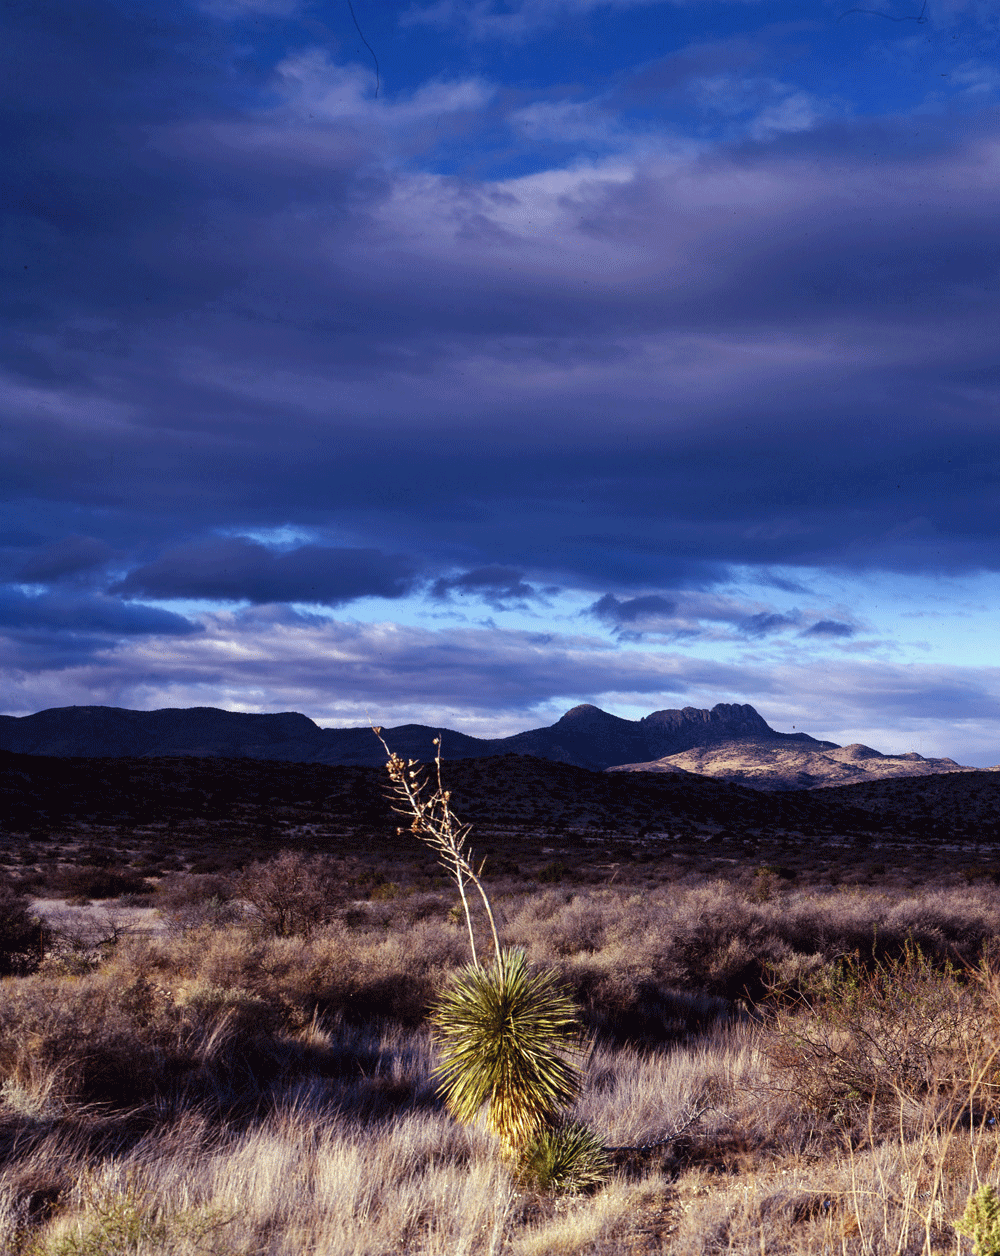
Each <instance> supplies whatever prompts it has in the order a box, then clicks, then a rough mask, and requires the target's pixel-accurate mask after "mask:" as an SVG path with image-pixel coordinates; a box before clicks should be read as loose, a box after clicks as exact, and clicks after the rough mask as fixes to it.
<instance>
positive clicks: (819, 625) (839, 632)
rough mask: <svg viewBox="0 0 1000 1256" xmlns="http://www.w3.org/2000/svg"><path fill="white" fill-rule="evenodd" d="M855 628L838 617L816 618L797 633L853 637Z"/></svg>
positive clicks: (804, 635) (815, 635) (801, 634)
mask: <svg viewBox="0 0 1000 1256" xmlns="http://www.w3.org/2000/svg"><path fill="white" fill-rule="evenodd" d="M856 631H857V629H856V628H854V626H853V625H852V624H845V623H844V622H843V621H842V620H839V619H818V620H817V621H816V623H814V624H810V625H809V627H808V628H804V629H803V630H802V632H801V633H800V634H799V635H800V636H803V637H853V636H854V634H855V632H856Z"/></svg>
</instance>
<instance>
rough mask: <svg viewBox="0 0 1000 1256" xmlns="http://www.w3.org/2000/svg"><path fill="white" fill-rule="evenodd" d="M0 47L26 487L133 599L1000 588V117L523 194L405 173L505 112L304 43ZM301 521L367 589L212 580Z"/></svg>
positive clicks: (679, 163) (111, 9) (625, 158)
mask: <svg viewBox="0 0 1000 1256" xmlns="http://www.w3.org/2000/svg"><path fill="white" fill-rule="evenodd" d="M7 16H8V24H9V26H10V30H11V36H10V39H9V40H8V41H5V44H4V50H3V51H4V55H5V56H6V58H7V63H8V68H9V72H10V73H9V77H8V79H7V80H5V82H6V83H7V85H8V86H7V88H6V89H5V90H7V92H8V95H7V97H6V105H7V116H8V118H9V120H10V121H9V125H10V131H9V133H8V138H9V139H11V143H10V144H8V145H6V146H5V147H4V151H5V152H6V154H7V157H6V160H7V163H8V174H9V176H10V178H11V180H12V188H13V193H12V196H11V197H10V204H11V205H12V206H13V209H14V214H15V220H14V229H13V233H12V238H13V239H14V240H15V247H13V248H11V249H8V250H7V251H6V252H5V254H4V257H5V259H6V264H7V265H8V266H9V270H8V272H7V276H6V282H5V287H4V299H5V300H6V301H7V306H6V311H7V320H8V331H9V335H8V336H7V337H6V341H7V344H8V352H7V357H6V359H5V361H6V369H7V375H6V377H5V379H4V380H3V381H0V384H3V386H4V388H5V394H6V396H5V413H6V416H7V420H6V424H5V427H4V429H3V431H2V432H0V478H2V479H3V481H4V484H5V486H6V488H7V490H8V492H9V495H10V496H11V498H13V499H15V500H16V501H17V502H19V503H23V512H24V517H25V519H29V520H34V514H33V512H38V513H39V514H44V513H46V512H49V513H51V512H56V511H58V512H65V513H66V515H67V517H68V516H69V515H70V514H72V513H73V512H74V511H75V512H76V521H75V522H74V523H73V524H72V525H71V526H70V527H67V529H66V530H67V531H72V530H77V529H79V530H80V531H86V532H87V533H88V534H91V535H93V536H94V537H97V538H99V540H100V542H101V543H102V544H105V545H107V546H109V547H111V548H112V549H114V550H115V551H117V552H119V553H121V554H123V555H124V556H125V559H126V560H127V561H128V562H131V563H139V562H140V561H141V556H142V555H144V554H148V553H161V554H162V555H163V557H161V558H159V559H157V560H155V561H153V562H145V563H143V565H141V566H140V567H138V569H136V570H134V571H133V572H132V574H131V575H130V576H128V577H126V579H125V581H124V582H123V584H122V585H121V586H120V588H121V589H122V590H123V591H127V592H129V593H139V592H142V591H148V592H150V593H153V592H155V594H156V595H157V596H198V597H216V598H241V599H242V598H247V599H250V600H254V601H261V600H268V599H272V598H295V599H301V600H319V601H326V602H328V604H331V605H334V604H337V603H338V602H341V601H344V600H347V599H349V598H352V597H357V596H362V595H365V594H371V593H375V594H377V595H379V596H389V597H395V596H400V595H401V594H402V593H404V592H406V591H407V590H408V589H409V588H411V587H413V586H412V583H411V581H412V577H413V567H411V566H409V565H408V564H407V561H406V560H403V559H398V558H396V557H394V555H395V553H396V551H397V549H400V548H402V549H406V550H407V551H408V552H412V553H414V554H417V555H419V557H418V558H417V559H415V560H414V566H419V568H420V569H421V570H424V569H431V570H435V571H442V570H444V571H454V570H463V569H464V570H467V571H469V572H473V573H474V572H477V571H481V570H483V569H490V568H498V569H503V570H505V571H510V572H515V573H520V572H522V571H523V572H526V573H530V574H529V575H526V576H524V577H523V581H524V583H525V584H526V585H528V584H532V586H533V587H539V584H540V583H541V582H543V581H548V580H551V581H552V582H554V583H562V584H571V583H573V582H575V583H576V584H577V585H579V586H581V587H583V588H585V589H588V590H590V591H591V592H592V593H593V595H594V596H597V595H598V594H600V593H603V592H604V591H605V590H607V589H609V588H615V589H617V590H619V592H621V591H623V590H624V591H642V590H651V589H661V590H662V589H671V588H674V587H677V588H678V589H688V590H689V589H691V588H700V589H707V588H710V587H711V586H712V585H713V584H714V583H717V582H719V581H721V580H724V579H726V578H728V575H729V567H730V565H731V564H740V565H743V566H747V565H765V566H769V565H774V566H783V567H789V566H796V565H804V566H838V567H843V568H853V569H872V568H879V567H881V568H890V569H893V570H901V571H910V572H926V571H932V572H935V571H961V570H970V569H976V568H979V567H985V568H996V566H997V564H998V562H1000V558H998V555H1000V547H998V546H997V544H996V509H995V507H996V486H997V483H998V481H1000V450H998V448H997V442H996V438H995V421H994V417H993V416H994V414H995V406H996V404H997V401H998V400H1000V393H998V391H997V390H998V382H997V378H996V374H995V370H996V368H995V358H996V335H997V327H998V325H1000V318H998V314H1000V303H998V280H997V276H998V274H1000V269H998V268H1000V227H998V221H997V216H996V213H995V205H996V193H997V182H998V180H997V174H996V164H995V157H994V156H993V154H995V151H996V144H997V141H998V138H1000V136H998V132H1000V125H998V118H997V115H996V114H995V112H992V111H989V110H984V111H983V112H982V113H980V114H978V115H974V114H971V113H970V114H968V115H967V116H959V115H954V116H952V115H946V116H939V117H933V116H929V115H928V116H922V117H920V118H918V119H916V120H913V119H897V120H892V119H890V120H882V121H879V120H875V121H872V120H865V119H847V120H841V121H837V122H828V123H823V124H818V125H815V126H813V127H811V128H810V129H808V130H806V131H803V132H802V133H800V134H797V135H784V136H780V135H779V136H777V137H775V138H774V139H772V140H769V141H766V142H764V141H759V140H758V141H753V142H751V141H745V142H744V141H741V142H739V143H731V144H728V145H721V146H717V147H716V148H714V149H712V148H705V149H704V150H703V151H700V152H695V153H693V154H688V155H683V154H682V155H680V156H678V155H677V153H676V152H675V151H672V150H671V151H664V152H662V153H658V152H656V151H655V149H653V150H650V145H648V144H647V145H646V151H644V152H643V153H641V154H638V155H637V154H636V153H634V152H631V151H629V150H628V147H627V144H626V145H625V151H624V153H623V155H622V156H621V158H620V159H619V160H618V163H617V165H616V166H615V168H614V170H612V171H611V172H610V173H606V172H604V171H602V169H601V168H600V167H599V166H597V167H594V168H593V169H587V168H585V167H581V168H580V169H578V170H572V171H563V172H559V177H558V178H554V179H553V180H551V181H550V182H546V178H545V177H540V178H538V179H536V180H534V181H532V180H530V179H528V180H522V181H518V180H508V181H507V182H505V183H503V184H497V183H489V182H487V181H484V180H481V179H477V178H476V177H475V176H474V175H472V174H464V175H454V176H437V175H433V174H424V173H419V172H417V173H414V172H413V170H412V161H413V158H414V154H419V153H421V152H424V151H426V145H427V143H428V138H427V136H428V133H429V132H431V131H433V129H434V127H435V126H436V124H437V123H438V122H439V121H440V120H441V119H442V118H444V119H445V124H446V125H448V124H450V122H454V123H455V125H456V126H460V127H465V128H466V130H467V133H468V135H469V136H470V137H471V138H472V139H474V138H475V134H476V127H477V126H478V125H480V120H479V113H478V112H477V110H478V111H480V112H481V110H482V107H483V106H482V101H483V100H485V99H486V96H487V95H488V92H487V89H486V88H482V87H477V86H476V85H475V84H471V83H467V84H462V83H459V84H457V85H452V86H449V85H447V84H445V85H443V86H439V87H438V88H435V91H436V92H437V95H436V96H434V95H433V93H431V94H430V95H427V94H425V95H424V96H421V95H420V93H419V92H415V93H413V94H412V95H411V96H409V97H406V96H402V95H399V96H396V97H392V96H390V97H388V98H386V99H385V100H383V101H380V102H379V105H378V107H376V106H375V105H374V103H373V102H372V101H371V100H370V98H369V97H367V96H366V95H365V90H367V89H366V88H365V85H364V81H363V80H362V78H360V77H359V73H358V72H355V71H354V70H352V69H351V68H350V67H344V66H338V65H337V64H336V63H335V61H334V60H333V59H332V54H331V53H330V52H329V50H327V51H324V52H321V51H319V50H317V49H316V48H311V47H306V46H305V45H304V44H303V43H302V42H301V41H302V39H303V38H304V37H303V36H302V34H301V32H300V33H299V35H298V36H296V38H297V39H299V43H298V44H293V43H288V44H287V46H285V47H282V48H277V46H275V48H273V49H271V50H270V51H268V52H267V54H266V55H265V53H263V52H258V53H257V54H254V55H250V54H249V53H247V52H246V51H245V49H246V48H247V47H251V46H252V41H251V43H250V44H248V43H246V41H245V40H244V38H243V35H241V37H240V39H235V38H233V39H232V42H227V40H228V39H230V36H227V35H226V32H225V30H224V28H223V27H222V26H220V25H219V24H218V23H215V22H213V21H212V19H211V18H210V17H209V16H207V15H205V14H199V13H198V12H197V11H195V10H193V9H187V8H184V7H182V6H174V5H171V6H166V5H157V4H155V3H154V4H152V5H148V6H142V8H141V9H135V8H134V7H133V8H132V9H129V8H128V7H127V6H123V7H118V6H116V5H113V4H111V3H102V2H100V0H83V2H82V3H74V4H73V5H69V4H58V3H43V4H40V5H30V6H29V5H18V6H14V7H13V8H8V14H7ZM245 34H246V33H245V32H244V35H245ZM246 38H247V39H249V38H250V37H249V36H247V37H246ZM289 38H290V37H289ZM737 42H738V41H737ZM241 47H242V48H243V51H241V50H240V49H241ZM755 55H756V53H755V51H754V49H753V47H752V46H750V45H747V46H746V47H742V46H741V47H737V46H736V45H735V44H734V45H733V46H731V47H727V48H724V49H721V51H720V49H714V50H713V49H707V50H706V49H705V48H702V49H701V50H700V51H698V50H694V51H692V52H690V53H689V55H688V61H687V63H686V69H685V68H684V65H681V64H680V63H678V65H680V69H678V67H677V66H674V70H672V71H670V73H674V72H675V71H676V73H677V74H681V75H682V76H683V74H687V75H688V76H690V75H692V74H694V73H696V72H697V73H709V72H710V71H712V69H713V66H714V67H716V68H718V67H719V66H721V65H722V64H723V62H725V60H726V58H728V59H729V62H730V63H732V64H735V63H739V64H749V62H750V61H751V60H753V58H754V56H755ZM699 58H700V60H699ZM741 58H742V60H741ZM682 61H683V59H682ZM661 68H662V67H661ZM650 73H652V71H650ZM663 73H664V74H666V73H667V71H666V70H663ZM668 77H669V76H668ZM664 82H666V80H664ZM650 90H652V87H651V88H650ZM477 93H478V95H477ZM477 101H478V102H479V104H477ZM497 109H501V106H497ZM15 138H16V142H14V140H15ZM470 142H471V140H470ZM81 520H85V521H81ZM289 521H292V522H295V523H298V524H301V525H303V526H308V527H312V528H315V529H316V530H317V533H318V534H321V533H322V532H323V529H325V528H328V529H330V530H331V531H330V534H331V535H337V536H342V535H343V536H350V537H351V538H352V540H353V544H354V546H355V549H356V551H358V555H359V556H358V557H357V558H356V560H354V559H349V558H348V557H346V555H347V554H348V553H349V551H347V550H344V551H342V552H341V554H340V557H339V558H336V557H335V556H334V555H335V553H336V552H335V551H333V550H332V549H331V550H329V551H327V550H324V549H323V547H314V548H312V549H310V547H303V548H302V549H301V550H299V551H295V553H294V554H293V555H275V554H272V553H270V552H269V551H266V550H265V549H263V548H262V547H259V546H257V547H254V546H253V545H252V543H250V542H245V541H244V542H239V541H237V542H233V543H230V542H218V543H216V542H211V543H204V545H201V546H198V547H195V548H194V549H192V548H190V547H189V546H188V547H184V548H182V546H183V544H184V542H185V540H186V538H189V537H191V536H192V535H199V534H201V535H204V534H205V533H208V532H210V531H212V530H218V529H223V528H225V529H228V530H237V529H243V528H245V529H247V530H252V529H254V528H264V527H268V526H278V525H282V524H286V523H288V522H289ZM25 526H26V527H27V526H28V525H27V524H25ZM32 526H36V524H35V523H34V522H32ZM43 531H44V530H43ZM46 534H49V533H47V532H46ZM400 538H403V539H400ZM227 546H228V547H229V548H228V549H227V548H226V547H227ZM220 547H221V548H220ZM362 554H364V555H368V557H363V556H360V555H362ZM295 555H297V557H296V556H295ZM26 561H28V560H26ZM338 564H340V565H339V566H338ZM53 578H55V577H53ZM446 579H447V578H446ZM516 579H517V580H518V581H520V580H521V579H522V577H521V576H520V575H517V577H516ZM514 587H515V586H514V585H513V584H511V585H507V586H504V584H503V581H501V582H500V583H499V584H498V585H497V586H496V588H495V589H494V590H493V592H492V594H490V595H491V596H494V597H498V598H500V599H501V601H502V600H503V598H504V597H505V596H510V594H509V593H506V594H505V592H504V589H505V588H507V589H511V588H514ZM482 588H483V589H484V590H486V591H487V592H488V593H489V588H490V587H489V586H488V585H484V586H482ZM466 591H467V592H473V591H474V590H473V588H472V586H471V585H470V586H469V587H468V589H467V590H466ZM453 592H455V593H459V592H461V586H455V588H454V589H453ZM668 600H669V599H668ZM755 613H756V612H755ZM766 613H770V612H766ZM636 614H637V615H638V611H636ZM750 628H751V630H752V628H753V625H752V624H751V626H750ZM815 635H816V636H819V635H820V634H815Z"/></svg>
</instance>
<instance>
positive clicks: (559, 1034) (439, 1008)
mask: <svg viewBox="0 0 1000 1256" xmlns="http://www.w3.org/2000/svg"><path fill="white" fill-rule="evenodd" d="M373 731H374V733H375V735H376V736H377V737H378V739H379V741H381V742H382V745H383V747H384V748H385V752H386V755H387V757H388V761H387V764H386V766H387V768H388V771H389V780H390V781H391V785H392V793H393V795H394V800H395V802H396V806H395V811H396V813H397V814H398V815H402V816H405V817H406V818H407V819H408V820H409V822H410V823H409V829H410V831H411V832H412V833H413V834H414V835H415V836H416V837H417V838H418V839H419V840H420V841H422V842H424V843H425V844H426V845H428V846H430V847H431V849H432V850H434V851H435V852H436V853H437V855H438V858H439V859H440V860H441V863H442V864H443V865H444V867H445V868H447V870H448V871H449V872H450V873H451V875H452V876H453V877H454V879H455V883H456V885H457V886H458V892H459V895H460V897H461V900H462V910H463V912H464V914H465V922H466V926H467V928H468V930H469V948H470V950H471V952H472V963H471V964H469V965H468V966H467V967H465V968H463V969H461V970H460V971H459V972H458V973H456V975H455V976H454V977H453V978H452V979H451V981H450V982H449V984H448V985H447V987H446V988H445V990H444V992H443V994H442V995H441V997H440V998H439V999H438V1002H437V1005H436V1006H435V1008H434V1009H433V1011H432V1013H431V1017H430V1020H431V1025H432V1027H433V1030H434V1037H435V1040H436V1044H437V1048H438V1054H439V1057H440V1062H439V1063H438V1066H437V1068H436V1069H435V1076H436V1077H437V1078H438V1079H439V1081H440V1085H439V1087H438V1093H439V1094H441V1095H442V1096H443V1098H444V1101H445V1104H446V1105H447V1107H448V1110H449V1111H450V1112H451V1113H452V1115H453V1116H455V1117H456V1118H457V1119H458V1120H460V1121H464V1122H469V1121H473V1120H474V1119H475V1118H476V1117H477V1116H478V1115H479V1113H480V1112H482V1111H483V1110H484V1109H485V1115H486V1124H487V1126H488V1128H489V1129H490V1130H492V1132H493V1133H494V1134H495V1135H496V1136H497V1138H498V1139H499V1141H500V1148H501V1152H502V1153H503V1155H504V1156H505V1157H506V1158H507V1159H508V1160H511V1161H513V1162H515V1164H517V1163H518V1162H520V1161H521V1160H522V1159H523V1156H524V1154H525V1150H526V1149H527V1148H529V1147H531V1146H532V1145H533V1144H535V1143H537V1142H538V1140H539V1139H540V1138H542V1137H543V1136H544V1134H545V1133H546V1131H547V1130H553V1131H555V1130H557V1129H570V1128H571V1127H569V1126H560V1125H559V1116H560V1113H561V1110H562V1109H563V1108H564V1107H565V1106H566V1105H567V1104H570V1103H572V1101H573V1100H574V1099H575V1098H576V1096H577V1095H578V1094H579V1092H580V1084H581V1073H580V1069H579V1067H578V1065H577V1063H576V1061H575V1059H574V1058H573V1057H574V1055H575V1054H577V1053H578V1048H579V1036H580V1025H579V1021H578V1019H577V1014H576V1006H575V1004H574V1003H573V999H572V997H571V996H570V995H569V993H568V992H567V991H566V990H565V989H564V988H563V986H562V985H561V984H560V982H559V980H558V977H557V976H556V974H555V973H554V972H553V971H552V970H551V969H542V970H538V971H534V972H532V970H531V969H530V968H529V966H528V961H527V957H526V956H525V954H524V952H523V951H519V950H509V949H508V950H505V949H503V948H502V947H501V946H500V937H499V934H498V932H497V926H496V919H495V917H494V914H493V908H492V906H491V905H490V900H489V896H488V895H487V893H486V889H485V887H484V885H483V882H482V879H481V875H480V874H481V873H482V867H480V868H479V869H478V870H477V869H476V867H475V864H474V862H473V858H472V852H471V851H470V850H469V849H468V847H467V840H468V836H469V831H470V826H469V825H467V824H462V823H461V821H460V820H459V819H458V817H457V816H456V815H455V813H454V812H453V811H452V809H451V794H450V792H449V791H448V790H446V789H445V788H444V783H443V781H442V777H441V738H440V737H436V738H435V739H434V746H435V756H434V767H435V769H436V772H435V776H434V777H432V778H431V779H430V781H429V780H428V774H427V771H426V769H425V768H424V767H422V766H421V764H419V763H417V762H416V761H415V760H413V759H410V760H408V761H404V760H403V759H402V758H401V757H400V756H399V755H397V754H394V753H393V752H392V751H391V750H390V749H389V747H388V746H387V745H386V743H385V740H384V739H383V737H382V730H381V729H380V728H374V729H373ZM399 832H400V833H402V832H403V830H402V829H400V830H399ZM469 885H472V886H474V887H475V889H476V891H477V893H478V894H479V896H480V898H481V899H482V902H483V907H484V908H485V911H486V919H487V921H488V923H489V927H490V933H491V936H492V941H493V958H492V960H491V961H490V963H489V964H485V965H484V964H482V963H481V962H480V960H479V956H478V954H477V951H476V936H475V930H474V929H473V927H472V912H471V911H470V908H469V899H468V895H467V894H466V887H467V886H469ZM572 1128H574V1129H577V1130H582V1128H583V1127H580V1126H577V1127H572ZM559 1137H560V1138H561V1139H562V1142H558V1139H557V1143H558V1147H559V1156H560V1157H561V1158H562V1159H561V1160H560V1163H562V1161H563V1160H565V1159H566V1158H567V1157H569V1158H570V1159H571V1158H572V1156H573V1154H574V1153H573V1152H572V1150H571V1148H570V1146H569V1144H568V1143H566V1138H567V1137H569V1143H573V1141H574V1139H575V1140H576V1142H577V1143H579V1144H580V1147H581V1148H582V1146H583V1144H582V1142H581V1141H580V1139H581V1136H580V1135H573V1136H571V1137H570V1136H567V1135H565V1134H563V1135H560V1136H559ZM588 1137H589V1138H590V1139H591V1141H592V1143H593V1144H594V1146H599V1144H598V1143H597V1140H596V1139H595V1138H594V1137H593V1135H589V1134H588ZM564 1144H565V1145H564ZM576 1154H577V1155H578V1157H579V1155H580V1154H582V1153H581V1152H579V1151H578V1152H577V1153H576ZM581 1163H582V1162H581ZM594 1163H595V1164H596V1161H595V1162H594ZM561 1173H562V1170H559V1171H558V1172H557V1173H556V1177H558V1176H560V1174H561ZM549 1176H551V1175H549ZM563 1176H565V1175H563ZM553 1181H555V1178H553Z"/></svg>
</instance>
